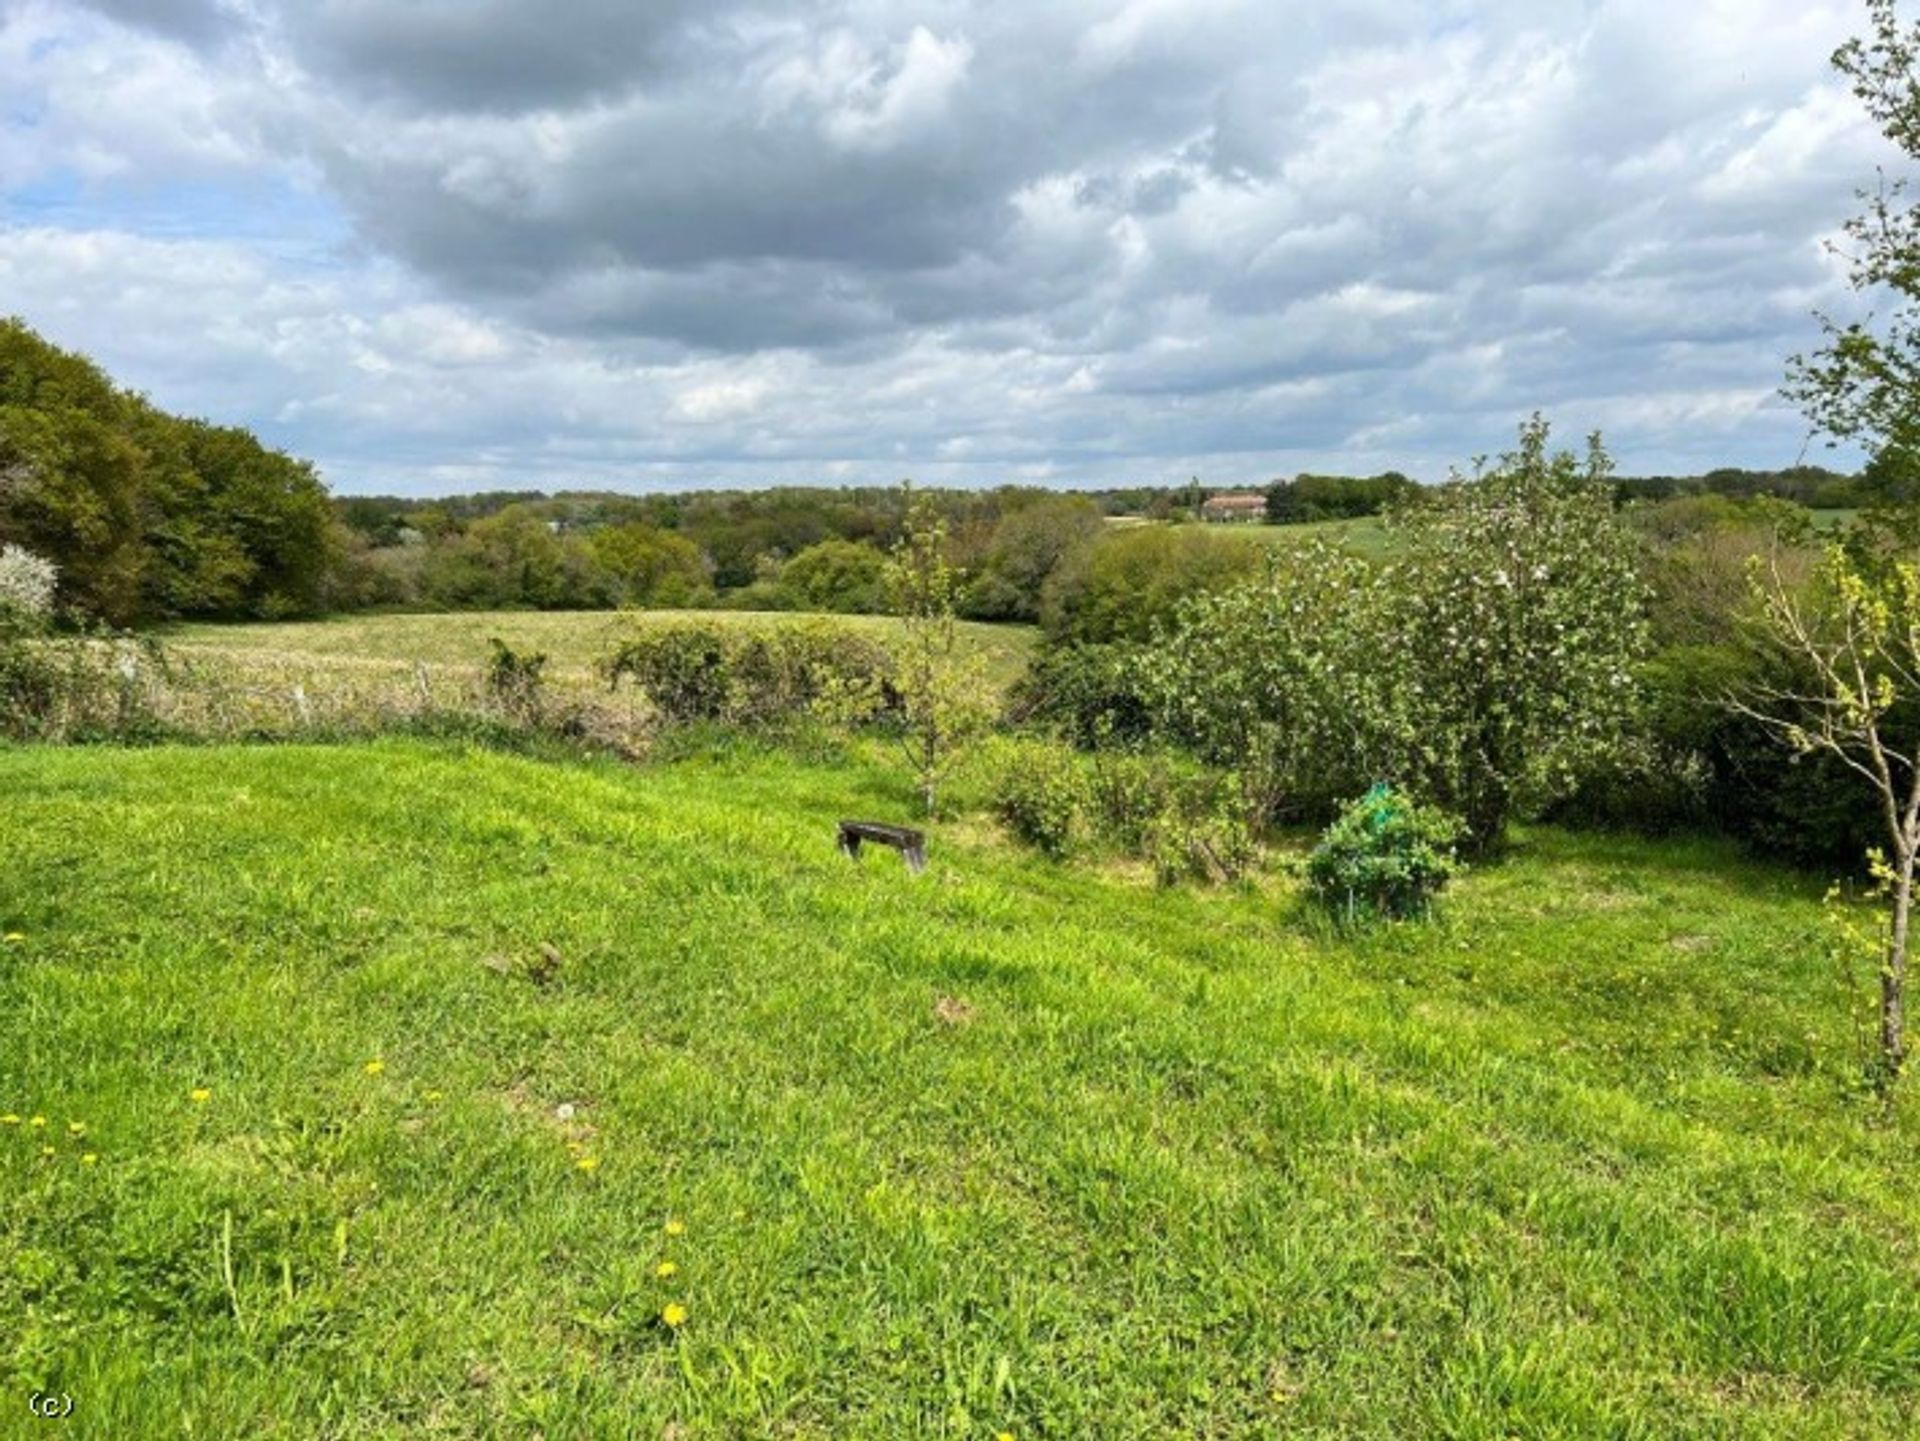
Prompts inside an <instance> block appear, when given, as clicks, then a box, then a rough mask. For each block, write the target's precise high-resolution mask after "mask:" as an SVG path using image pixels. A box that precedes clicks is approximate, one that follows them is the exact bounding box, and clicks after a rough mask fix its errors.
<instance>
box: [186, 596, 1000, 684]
mask: <svg viewBox="0 0 1920 1441" xmlns="http://www.w3.org/2000/svg"><path fill="white" fill-rule="evenodd" d="M689 619H697V620H700V621H703V622H711V623H714V624H717V625H728V626H745V627H765V626H781V625H794V624H805V623H808V622H813V623H825V624H833V625H845V626H849V627H851V628H853V629H855V630H860V631H865V632H867V633H870V634H872V635H874V636H876V637H879V638H881V639H883V640H884V639H885V638H886V637H888V636H890V635H891V634H892V633H893V632H894V631H895V630H896V629H897V626H898V622H896V621H894V620H893V619H891V618H890V617H886V616H859V615H852V616H818V615H803V614H796V613H791V612H785V611H727V610H700V611H668V610H654V611H466V612H459V613H454V614H445V615H434V614H426V615H351V616H341V617H339V618H337V619H332V620H317V621H281V622H272V623H265V622H263V623H258V624H250V625H222V624H212V623H196V624H185V625H176V626H172V627H169V628H168V629H167V630H166V631H165V632H163V633H162V637H161V638H162V639H163V640H165V641H167V642H168V643H169V644H171V645H173V646H176V647H179V648H181V649H183V650H186V651H188V652H194V651H210V652H214V653H219V654H223V655H229V656H235V657H239V658H243V659H244V658H246V657H250V656H251V657H258V658H260V659H262V660H289V659H295V660H298V659H310V660H322V661H338V662H345V663H355V664H369V663H370V664H387V663H391V662H395V661H403V662H414V661H419V662H422V663H425V664H428V665H432V666H469V667H476V668H477V667H478V666H480V665H482V664H483V663H484V662H485V661H486V659H487V657H488V655H489V653H490V651H489V646H488V642H489V640H490V639H491V638H493V637H496V636H497V637H499V638H500V639H501V640H503V641H505V642H506V643H507V644H508V645H510V646H512V647H514V648H515V649H516V650H523V651H538V652H541V653H544V654H545V655H546V656H547V657H548V659H549V661H550V662H551V667H550V669H551V672H552V673H553V674H554V675H555V676H556V677H557V678H567V677H569V676H570V677H572V678H575V679H586V678H588V677H590V675H591V673H592V671H593V668H594V666H595V665H596V664H597V663H598V662H600V661H602V660H604V659H605V658H606V657H607V656H608V655H610V654H611V653H612V652H613V651H614V650H615V649H616V648H617V647H618V646H619V644H620V642H621V640H622V638H623V637H625V636H628V635H631V634H632V633H633V632H634V631H635V630H636V629H637V628H640V627H644V626H648V625H656V624H659V623H661V622H663V621H683V620H689ZM1034 635H1035V632H1034V629H1033V627H1031V626H1019V625H977V624H962V625H961V626H960V637H961V641H962V643H963V644H964V645H965V646H967V647H968V648H970V649H971V650H973V651H974V652H975V653H976V654H978V655H979V656H980V657H981V658H982V664H983V665H984V667H985V669H986V671H987V673H988V677H989V678H990V679H991V680H992V681H993V682H994V683H995V684H998V685H1002V686H1004V685H1006V684H1009V683H1011V681H1012V680H1013V678H1014V677H1015V676H1016V675H1018V674H1019V673H1020V671H1021V670H1022V669H1023V668H1024V667H1025V665H1026V662H1027V657H1028V655H1029V654H1030V653H1031V651H1032V648H1033V641H1034Z"/></svg>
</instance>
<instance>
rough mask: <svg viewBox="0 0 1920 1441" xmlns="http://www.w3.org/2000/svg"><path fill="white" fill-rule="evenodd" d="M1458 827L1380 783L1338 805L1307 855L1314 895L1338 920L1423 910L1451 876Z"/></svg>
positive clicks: (1408, 915) (1417, 913)
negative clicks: (1350, 801) (1342, 807)
mask: <svg viewBox="0 0 1920 1441" xmlns="http://www.w3.org/2000/svg"><path fill="white" fill-rule="evenodd" d="M1462 830H1463V827H1462V826H1461V824H1460V822H1458V821H1457V820H1455V819H1454V818H1453V817H1452V816H1449V815H1447V814H1446V813H1445V812H1444V811H1441V810H1438V809H1436V808H1434V807H1432V806H1424V805H1421V804H1419V803H1418V802H1416V801H1414V800H1412V799H1411V798H1410V797H1408V796H1406V795H1404V794H1402V793H1400V792H1398V791H1396V790H1394V789H1393V787H1391V786H1388V785H1376V786H1374V787H1373V788H1372V789H1370V790H1369V791H1368V792H1367V793H1366V794H1365V795H1364V796H1362V797H1361V798H1360V799H1359V800H1357V801H1355V802H1353V804H1351V805H1350V806H1348V807H1347V808H1346V809H1345V810H1343V811H1342V812H1341V813H1340V815H1339V816H1338V818H1336V819H1335V821H1334V822H1333V824H1332V825H1330V826H1328V827H1327V829H1326V832H1325V833H1324V834H1323V835H1322V836H1321V837H1320V841H1319V844H1317V845H1316V846H1314V848H1313V851H1312V853H1311V854H1310V855H1309V856H1308V857H1307V862H1306V877H1307V884H1308V887H1309V888H1310V889H1311V891H1312V893H1313V895H1314V897H1315V898H1316V899H1317V900H1318V901H1319V902H1320V904H1321V905H1323V906H1325V907H1326V908H1327V909H1328V910H1329V911H1331V912H1333V913H1334V914H1335V915H1336V916H1338V917H1340V918H1341V919H1342V920H1344V921H1349V922H1351V921H1361V920H1367V919H1372V918H1376V917H1380V918H1386V919H1392V920H1404V919H1408V918H1412V917H1416V916H1424V915H1425V914H1427V912H1428V911H1429V910H1431V909H1432V907H1433V901H1434V898H1435V897H1436V896H1437V895H1439V893H1440V892H1441V891H1442V890H1444V889H1445V888H1446V885H1447V882H1448V881H1450V880H1451V879H1453V876H1454V873H1455V869H1456V867H1455V862H1454V855H1453V847H1454V844H1455V842H1456V841H1458V840H1459V838H1460V836H1461V833H1462Z"/></svg>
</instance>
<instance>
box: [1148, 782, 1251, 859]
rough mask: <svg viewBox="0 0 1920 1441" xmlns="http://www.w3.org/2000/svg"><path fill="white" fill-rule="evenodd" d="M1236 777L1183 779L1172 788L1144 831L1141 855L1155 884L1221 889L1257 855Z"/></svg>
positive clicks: (1241, 791)
mask: <svg viewBox="0 0 1920 1441" xmlns="http://www.w3.org/2000/svg"><path fill="white" fill-rule="evenodd" d="M1247 817H1248V807H1247V800H1246V793H1245V791H1244V790H1243V788H1242V787H1241V784H1240V779H1239V777H1238V776H1233V775H1227V776H1201V777H1189V778H1186V779H1185V780H1184V781H1182V782H1180V783H1177V784H1175V785H1174V786H1173V788H1172V789H1171V791H1170V792H1169V793H1168V795H1167V797H1166V799H1165V800H1164V801H1163V803H1162V805H1161V807H1160V809H1159V811H1158V812H1157V813H1156V814H1155V815H1154V816H1153V817H1152V819H1151V820H1150V821H1149V822H1148V824H1147V828H1146V836H1145V840H1146V845H1145V849H1146V855H1147V859H1148V860H1150V861H1152V862H1153V872H1154V877H1155V879H1157V880H1158V881H1159V882H1160V884H1161V885H1163V886H1170V885H1175V884H1177V883H1178V882H1180V881H1184V880H1196V881H1204V882H1207V883H1208V884H1212V885H1224V884H1225V883H1226V882H1228V881H1236V880H1239V879H1240V878H1241V877H1242V876H1244V875H1245V874H1246V873H1247V872H1248V870H1250V869H1251V868H1252V866H1253V863H1254V861H1255V860H1256V859H1257V858H1258V856H1259V847H1258V846H1257V845H1256V844H1255V842H1254V838H1253V830H1252V827H1251V826H1250V825H1249V824H1248V819H1247Z"/></svg>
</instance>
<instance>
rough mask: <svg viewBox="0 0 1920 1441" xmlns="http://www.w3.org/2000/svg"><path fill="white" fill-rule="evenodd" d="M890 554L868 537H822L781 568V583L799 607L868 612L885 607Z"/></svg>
mask: <svg viewBox="0 0 1920 1441" xmlns="http://www.w3.org/2000/svg"><path fill="white" fill-rule="evenodd" d="M886 570H887V557H886V555H885V553H883V552H882V551H879V550H876V549H875V548H874V547H873V546H870V545H868V544H867V543H866V542H865V541H858V540H823V541H821V542H820V543H819V544H818V545H810V546H808V547H807V548H806V549H805V550H803V551H801V552H800V553H799V554H798V555H796V556H795V557H794V558H793V559H792V560H790V561H788V562H787V563H786V564H785V565H784V566H782V567H781V568H780V579H779V585H780V587H781V589H783V590H785V591H786V592H787V593H788V594H789V595H791V596H792V597H793V600H794V602H795V603H796V606H797V608H798V609H800V610H829V611H838V612H840V613H841V614H844V615H866V614H869V613H871V612H873V611H879V610H884V609H885V608H886Z"/></svg>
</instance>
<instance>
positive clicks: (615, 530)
mask: <svg viewBox="0 0 1920 1441" xmlns="http://www.w3.org/2000/svg"><path fill="white" fill-rule="evenodd" d="M586 546H587V549H588V551H589V552H590V553H591V555H592V558H593V560H594V562H595V564H596V565H597V566H598V568H599V570H600V572H601V576H600V577H599V578H598V579H599V581H600V585H601V588H602V589H603V590H604V591H605V592H607V593H608V598H609V599H610V600H611V601H612V602H613V603H614V604H616V605H653V606H684V605H687V604H689V603H691V602H692V601H693V600H694V599H695V598H697V597H698V596H699V595H701V594H702V593H703V592H704V591H705V590H706V589H707V568H706V564H705V562H704V561H702V560H701V558H700V549H699V547H698V546H696V545H694V543H693V542H692V541H690V540H688V539H687V538H686V537H685V536H681V535H675V534H674V533H673V532H672V531H670V530H662V529H660V528H659V527H658V526H653V525H648V524H646V523H645V522H644V521H637V520H636V521H629V522H627V523H626V524H624V525H612V526H606V527H604V528H602V529H600V530H596V531H594V532H593V533H592V534H591V535H589V536H588V537H587V539H586Z"/></svg>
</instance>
